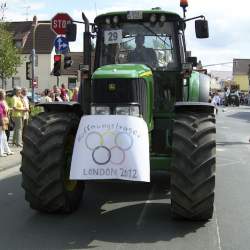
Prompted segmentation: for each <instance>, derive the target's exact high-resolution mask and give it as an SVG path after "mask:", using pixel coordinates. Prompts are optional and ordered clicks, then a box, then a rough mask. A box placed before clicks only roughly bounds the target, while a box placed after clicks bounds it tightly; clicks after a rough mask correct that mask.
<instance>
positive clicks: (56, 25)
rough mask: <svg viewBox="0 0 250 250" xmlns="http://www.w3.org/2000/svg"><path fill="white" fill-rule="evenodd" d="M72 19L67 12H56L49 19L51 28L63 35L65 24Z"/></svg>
mask: <svg viewBox="0 0 250 250" xmlns="http://www.w3.org/2000/svg"><path fill="white" fill-rule="evenodd" d="M72 21H73V19H72V18H71V17H70V15H69V14H67V13H57V14H56V15H55V16H54V17H53V18H52V19H51V29H52V30H53V31H54V32H55V33H56V34H58V35H65V33H66V27H67V24H69V23H72Z"/></svg>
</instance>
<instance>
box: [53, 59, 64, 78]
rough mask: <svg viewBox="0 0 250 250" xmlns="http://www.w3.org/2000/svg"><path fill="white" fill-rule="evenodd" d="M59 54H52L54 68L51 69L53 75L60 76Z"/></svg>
mask: <svg viewBox="0 0 250 250" xmlns="http://www.w3.org/2000/svg"><path fill="white" fill-rule="evenodd" d="M61 60H62V56H61V55H54V69H53V75H54V76H60V75H61Z"/></svg>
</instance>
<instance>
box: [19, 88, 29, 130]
mask: <svg viewBox="0 0 250 250" xmlns="http://www.w3.org/2000/svg"><path fill="white" fill-rule="evenodd" d="M21 94H22V95H21V98H22V101H23V105H24V108H25V109H26V110H27V111H25V112H24V113H23V131H24V129H25V128H26V127H27V125H28V122H29V111H30V104H29V99H28V97H27V89H26V88H22V90H21Z"/></svg>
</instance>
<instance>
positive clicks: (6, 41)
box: [0, 22, 21, 82]
mask: <svg viewBox="0 0 250 250" xmlns="http://www.w3.org/2000/svg"><path fill="white" fill-rule="evenodd" d="M0 34H1V39H0V78H1V80H2V82H4V81H5V80H6V79H7V78H10V77H11V76H13V75H15V74H16V73H17V67H18V66H19V65H20V64H21V57H20V54H19V51H18V49H17V48H16V47H15V46H14V43H13V36H12V34H11V33H10V32H8V31H7V28H6V24H4V23H1V22H0Z"/></svg>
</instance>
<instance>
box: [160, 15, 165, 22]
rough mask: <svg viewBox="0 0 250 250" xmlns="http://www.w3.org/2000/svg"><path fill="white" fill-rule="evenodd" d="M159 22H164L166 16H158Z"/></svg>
mask: <svg viewBox="0 0 250 250" xmlns="http://www.w3.org/2000/svg"><path fill="white" fill-rule="evenodd" d="M160 22H162V23H164V22H166V16H164V15H162V16H161V17H160Z"/></svg>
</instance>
